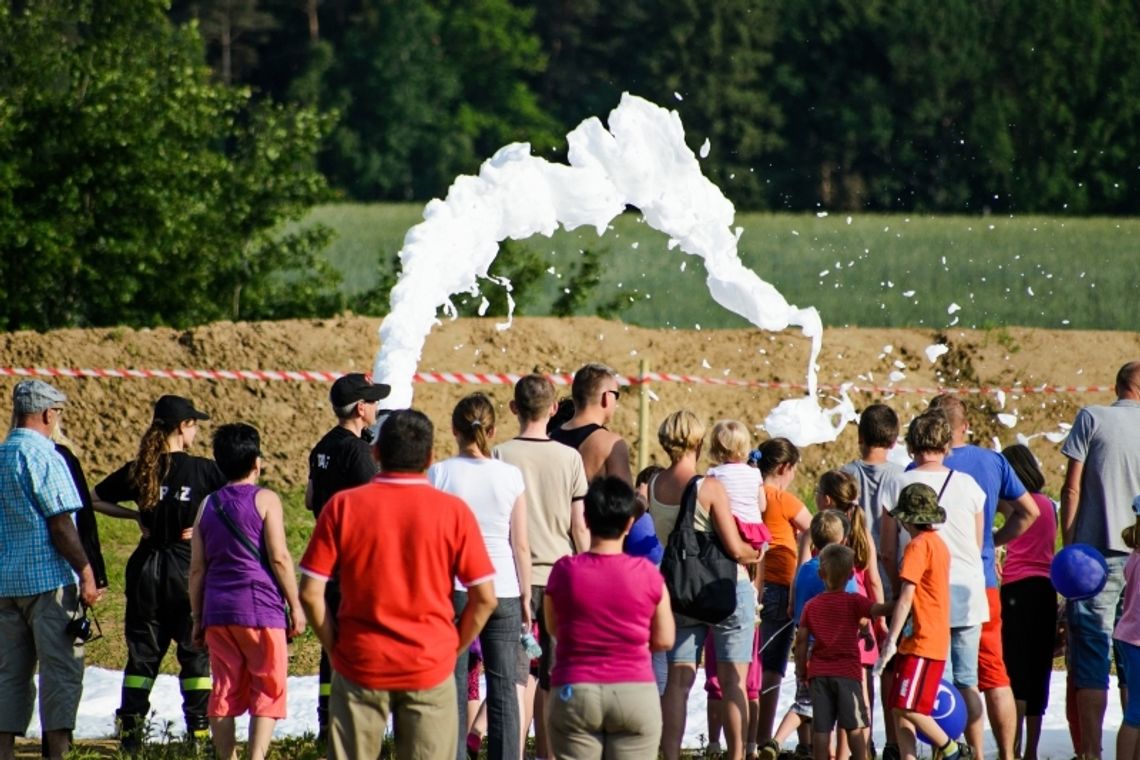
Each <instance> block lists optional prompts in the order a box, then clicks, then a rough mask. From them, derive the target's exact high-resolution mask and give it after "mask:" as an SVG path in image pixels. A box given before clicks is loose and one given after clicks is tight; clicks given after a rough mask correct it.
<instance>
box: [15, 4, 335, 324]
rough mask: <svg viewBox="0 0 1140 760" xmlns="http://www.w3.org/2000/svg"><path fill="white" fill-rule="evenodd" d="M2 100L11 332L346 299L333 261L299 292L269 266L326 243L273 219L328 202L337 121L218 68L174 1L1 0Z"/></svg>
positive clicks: (293, 261)
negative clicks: (279, 100)
mask: <svg viewBox="0 0 1140 760" xmlns="http://www.w3.org/2000/svg"><path fill="white" fill-rule="evenodd" d="M0 113H2V114H3V117H4V118H2V119H0V148H2V151H0V178H2V180H3V182H2V184H0V303H2V304H3V307H2V308H3V311H2V312H0V327H2V328H3V329H9V330H11V329H18V328H35V329H45V328H49V327H55V326H61V325H109V324H132V325H152V324H171V325H189V324H195V323H200V322H204V321H207V320H211V319H218V318H240V317H247V316H248V317H253V316H266V315H272V314H279V313H292V314H296V313H311V312H314V311H324V312H328V311H331V310H334V309H335V308H336V307H337V305H338V303H337V299H338V296H336V295H335V294H334V286H335V284H336V282H335V279H336V278H335V277H334V276H333V275H332V273H331V272H329V271H328V270H327V269H326V270H324V271H323V272H321V271H318V272H317V273H316V274H315V275H314V276H313V277H311V278H310V279H309V280H308V281H307V282H306V283H305V287H306V288H307V290H304V291H300V292H293V291H292V290H291V289H288V288H283V287H281V285H280V283H279V282H277V281H275V280H274V278H273V277H272V276H270V275H271V274H272V273H274V272H277V271H280V270H282V269H289V268H297V267H306V268H308V267H310V266H311V265H312V264H313V263H314V261H315V259H314V255H315V253H316V252H317V251H318V250H319V249H320V248H321V247H322V246H323V243H324V242H325V241H326V240H327V237H326V234H327V233H324V232H322V231H319V230H312V229H309V230H304V229H302V230H299V231H297V232H295V233H293V234H288V235H275V234H273V232H274V230H275V228H277V227H278V226H279V225H280V224H282V223H283V222H286V221H288V220H291V219H297V218H299V217H300V216H301V215H302V214H303V213H304V211H305V210H306V209H307V208H308V207H309V206H311V205H312V204H313V203H314V202H316V201H317V200H319V199H321V198H322V197H324V195H325V192H326V191H325V184H324V179H323V178H322V177H321V176H320V175H319V174H318V173H316V171H315V166H314V163H313V155H314V152H315V150H316V147H317V145H318V144H319V142H320V140H321V138H322V136H323V135H324V134H325V133H326V132H327V131H328V129H329V127H330V120H329V119H328V118H327V117H324V116H320V115H318V114H317V113H315V112H313V111H311V110H306V109H303V108H301V109H299V108H294V107H284V106H275V105H272V104H269V103H264V104H258V105H253V104H251V103H250V101H249V95H248V93H246V92H244V91H241V90H237V89H232V88H227V87H224V86H222V85H219V84H217V83H215V82H213V81H211V78H210V75H209V70H208V69H207V68H205V66H204V65H203V63H202V42H201V40H200V38H199V37H198V34H197V32H196V31H195V29H194V28H193V26H187V27H176V26H174V25H172V24H171V23H170V22H169V21H168V19H167V17H166V15H165V8H164V6H163V4H162V3H160V2H155V0H130V2H127V1H126V0H72V1H71V2H61V3H43V4H40V3H31V4H27V5H24V6H22V7H19V6H18V7H17V8H16V9H13V8H12V6H11V5H8V4H5V5H3V6H0ZM298 296H301V297H302V298H303V300H302V298H298ZM289 302H292V303H289ZM247 305H248V307H249V308H246V306H247Z"/></svg>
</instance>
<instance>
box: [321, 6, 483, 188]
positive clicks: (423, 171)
mask: <svg viewBox="0 0 1140 760" xmlns="http://www.w3.org/2000/svg"><path fill="white" fill-rule="evenodd" d="M441 22H442V19H441V16H440V13H439V12H438V11H437V10H436V9H435V8H433V7H431V6H430V5H429V4H428V3H426V2H422V0H376V2H372V3H368V4H367V5H365V6H364V7H362V8H360V9H359V10H358V11H357V12H356V13H355V14H354V15H353V16H352V18H351V21H350V26H349V27H348V31H347V33H346V34H345V35H344V39H343V41H342V42H341V44H340V47H339V49H338V50H337V54H336V57H335V59H334V61H333V63H332V65H331V67H330V68H329V71H328V72H327V75H326V77H325V80H324V82H323V83H322V85H321V96H322V103H323V104H324V105H325V106H326V107H331V108H335V109H336V110H337V111H339V112H340V113H341V114H342V118H341V121H340V123H339V124H338V125H337V127H336V129H335V130H334V132H333V134H332V135H331V136H330V138H329V141H328V145H327V150H326V152H325V155H324V158H323V160H322V168H323V169H324V171H325V173H326V174H327V176H328V177H329V179H330V180H331V181H332V183H333V184H334V185H335V186H336V187H340V188H343V189H344V190H345V191H347V192H348V193H349V195H351V196H352V197H354V198H358V199H365V200H380V199H388V200H411V199H414V198H425V197H431V196H432V195H434V194H435V193H437V192H439V191H440V190H442V189H445V188H446V187H447V185H448V183H449V182H450V180H451V179H452V178H453V177H455V176H456V174H459V173H460V172H459V171H458V169H459V167H460V166H461V165H462V164H463V163H464V161H463V159H464V158H466V157H469V156H470V154H471V145H470V142H469V141H468V140H467V139H466V138H465V137H462V136H460V137H458V138H457V137H456V136H454V135H453V134H452V129H451V127H452V118H451V117H452V114H453V113H454V106H455V103H456V99H457V98H458V95H459V80H458V77H457V74H456V72H455V71H454V70H453V69H452V68H451V67H449V66H448V65H447V64H446V61H445V57H444V51H443V48H442V45H441V42H440V37H439V34H440V24H441Z"/></svg>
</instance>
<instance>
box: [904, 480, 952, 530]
mask: <svg viewBox="0 0 1140 760" xmlns="http://www.w3.org/2000/svg"><path fill="white" fill-rule="evenodd" d="M891 517H893V518H895V519H896V520H898V521H899V522H902V523H910V524H911V525H939V524H941V523H944V522H946V510H945V509H943V508H942V507H940V506H938V494H936V493H935V492H934V489H933V488H931V487H930V486H928V485H926V484H925V483H911V484H910V485H909V486H907V487H906V488H904V489H903V490H902V493H900V494H899V503H898V506H896V507H895V508H894V509H892V510H891Z"/></svg>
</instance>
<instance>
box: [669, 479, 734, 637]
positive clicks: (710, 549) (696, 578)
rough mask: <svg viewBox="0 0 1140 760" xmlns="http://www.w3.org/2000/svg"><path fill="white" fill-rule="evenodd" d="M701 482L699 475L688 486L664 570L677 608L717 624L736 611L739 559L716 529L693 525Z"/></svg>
mask: <svg viewBox="0 0 1140 760" xmlns="http://www.w3.org/2000/svg"><path fill="white" fill-rule="evenodd" d="M698 482H700V476H696V477H694V478H693V479H692V480H690V481H689V484H688V485H687V486H685V493H684V495H683V496H682V497H681V511H680V513H679V514H678V515H677V524H676V525H674V526H673V532H672V533H670V534H669V542H668V543H667V544H666V545H665V556H664V558H663V559H662V560H661V574H662V575H663V576H665V588H666V589H667V590H668V591H669V601H670V602H672V605H673V611H674V612H676V613H678V614H681V615H684V616H685V617H690V618H693V619H695V620H700V621H701V622H703V623H709V624H710V625H715V624H717V623H720V622H722V621H724V619H725V618H727V617H728V616H729V615H731V614H732V613H733V612H735V611H736V573H737V570H736V561H735V560H733V559H732V557H729V556H728V554H727V553H726V552H725V551H724V545H723V544H722V543H721V541H720V538H718V537H717V535H716V533H715V532H710V533H703V532H702V533H698V532H697V531H696V530H694V529H693V518H694V517H695V515H696V511H697V484H698Z"/></svg>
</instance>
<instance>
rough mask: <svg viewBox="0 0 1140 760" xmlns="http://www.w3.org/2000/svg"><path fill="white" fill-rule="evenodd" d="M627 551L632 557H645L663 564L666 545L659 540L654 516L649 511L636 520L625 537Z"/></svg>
mask: <svg viewBox="0 0 1140 760" xmlns="http://www.w3.org/2000/svg"><path fill="white" fill-rule="evenodd" d="M625 553H626V554H628V555H630V556H632V557H645V558H646V559H647V560H649V561H650V562H652V563H653V564H655V565H660V564H661V557H662V556H664V554H665V547H663V546H662V545H661V542H660V541H658V540H657V531H656V530H655V529H654V527H653V518H652V517H651V516H650V515H649V513H648V512H646V513H645V514H643V515H642V516H641V517H639V518H637V519H636V520H634V522H633V527H632V528H630V529H629V535H628V536H626V537H625Z"/></svg>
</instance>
